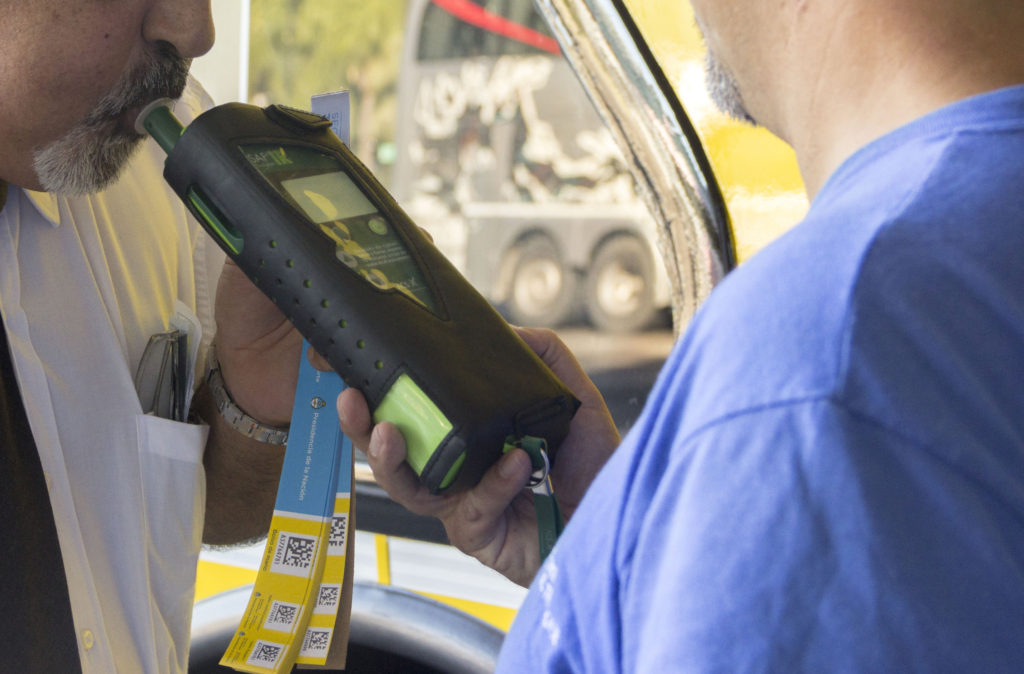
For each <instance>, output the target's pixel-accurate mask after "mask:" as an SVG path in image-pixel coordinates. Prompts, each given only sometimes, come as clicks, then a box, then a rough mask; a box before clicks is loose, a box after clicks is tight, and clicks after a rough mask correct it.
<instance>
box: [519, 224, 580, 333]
mask: <svg viewBox="0 0 1024 674" xmlns="http://www.w3.org/2000/svg"><path fill="white" fill-rule="evenodd" d="M511 255H514V256H515V257H514V263H513V268H512V276H511V279H510V281H509V290H508V299H507V301H506V304H505V313H506V314H507V316H508V319H509V320H510V321H511V322H512V323H515V324H517V325H526V326H537V327H550V328H553V327H557V326H559V325H561V324H562V323H564V322H565V320H566V319H567V318H568V317H569V315H570V313H571V312H572V309H573V298H574V296H575V292H576V282H575V277H574V274H573V272H572V270H571V269H568V268H566V266H565V263H564V262H563V260H562V256H561V254H560V253H559V251H558V247H557V246H555V243H554V241H552V240H551V239H549V238H548V237H546V236H533V237H530V238H528V239H526V240H524V241H523V242H522V243H521V244H519V245H518V246H516V248H515V249H514V250H513V251H512V252H511Z"/></svg>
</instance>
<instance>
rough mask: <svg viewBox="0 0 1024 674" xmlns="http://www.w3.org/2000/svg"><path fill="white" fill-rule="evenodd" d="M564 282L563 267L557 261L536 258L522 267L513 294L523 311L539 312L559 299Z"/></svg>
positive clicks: (529, 312) (527, 312)
mask: <svg viewBox="0 0 1024 674" xmlns="http://www.w3.org/2000/svg"><path fill="white" fill-rule="evenodd" d="M563 283H564V279H563V278H562V268H561V266H560V265H559V264H558V262H557V261H555V260H550V259H535V260H531V261H529V262H527V263H525V264H524V265H523V266H522V268H521V269H520V273H519V274H517V276H516V280H515V286H514V288H513V291H512V294H513V297H514V299H515V302H516V305H517V306H518V307H519V308H520V309H521V310H522V311H523V313H526V314H538V313H542V312H544V311H546V310H547V309H548V308H549V307H550V306H551V305H552V304H554V303H555V302H556V301H557V300H558V298H559V296H560V295H561V292H562V285H563Z"/></svg>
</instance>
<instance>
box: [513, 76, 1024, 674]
mask: <svg viewBox="0 0 1024 674" xmlns="http://www.w3.org/2000/svg"><path fill="white" fill-rule="evenodd" d="M1021 668H1024V86H1021V87H1014V88H1010V89H1004V90H1001V91H997V92H992V93H989V94H986V95H983V96H978V97H975V98H972V99H968V100H964V101H961V102H958V103H956V104H954V105H952V106H949V107H946V108H944V109H942V110H939V111H937V112H935V113H932V114H930V115H928V116H926V117H924V118H921V119H919V120H917V121H915V122H913V123H911V124H910V125H908V126H905V127H903V128H901V129H899V130H897V131H895V132H893V133H891V134H889V135H887V136H885V137H883V138H881V139H879V140H877V141H875V142H873V143H871V144H870V145H868V146H867V147H865V148H863V149H862V150H860V151H859V152H858V153H856V154H855V155H854V156H852V157H851V158H850V159H848V160H847V161H846V162H845V163H844V164H843V165H842V167H840V169H839V170H838V171H837V172H836V173H835V174H834V175H833V176H832V177H831V178H830V180H829V182H828V183H827V184H826V186H825V187H824V188H823V189H822V191H821V193H820V194H819V196H818V197H817V199H815V201H814V204H813V205H812V208H811V210H810V212H809V214H808V216H807V218H806V219H805V221H804V222H802V223H801V224H800V225H798V226H797V227H796V228H794V229H793V230H791V231H790V232H789V233H787V234H786V235H785V236H784V237H782V238H781V239H779V240H778V241H777V242H775V243H774V244H772V245H771V246H769V247H768V248H766V249H765V250H764V251H762V252H761V253H759V254H758V255H757V256H755V257H754V258H753V259H751V260H750V261H749V262H747V263H746V264H745V265H744V266H743V267H742V268H741V269H739V270H737V271H736V272H735V273H734V274H732V275H730V276H729V277H728V278H727V279H726V280H725V281H724V282H723V283H722V284H721V285H720V286H719V287H718V288H717V289H716V290H715V292H714V293H713V294H712V297H711V299H710V300H709V301H708V302H707V303H706V304H705V306H704V307H703V308H702V309H701V311H700V312H699V314H698V317H697V318H696V319H695V321H694V322H693V323H692V325H691V327H690V328H689V330H688V331H687V333H686V334H685V336H684V337H683V339H682V340H681V341H680V343H679V344H678V345H677V347H676V348H675V350H674V351H673V353H672V355H671V356H670V358H669V360H668V361H667V363H666V365H665V368H664V370H663V371H662V374H661V377H660V379H659V381H658V383H657V385H656V386H655V389H654V390H653V391H652V393H651V396H650V399H649V401H648V404H647V407H646V409H645V412H644V414H643V416H642V418H641V419H640V421H639V422H638V423H637V425H636V426H635V427H634V428H633V430H632V431H631V432H630V433H629V435H628V436H627V438H626V439H625V441H624V443H623V445H622V447H621V448H620V449H619V450H618V451H617V452H616V454H615V455H614V456H613V458H612V459H611V460H610V461H609V463H608V465H607V466H606V467H605V469H604V470H603V471H602V472H601V474H600V475H599V477H598V478H597V480H596V481H595V482H594V484H593V485H592V487H591V489H590V491H589V492H588V494H587V496H586V498H585V499H584V502H583V504H582V506H581V507H580V508H579V510H578V511H577V513H576V515H575V516H574V518H573V520H572V522H571V523H570V524H569V526H568V527H567V529H566V531H565V534H564V535H563V537H562V539H561V541H560V542H559V544H558V545H557V546H556V548H555V550H554V552H553V553H552V555H551V557H550V558H549V560H548V561H547V563H546V564H545V565H544V566H543V567H542V569H541V571H540V572H539V573H538V575H537V578H536V580H535V582H534V584H533V587H532V588H531V590H530V593H529V595H528V597H527V599H526V601H525V603H524V605H523V607H522V609H521V610H520V612H519V615H518V616H517V618H516V621H515V624H514V625H513V627H512V630H511V632H510V634H509V635H508V638H507V640H506V642H505V646H504V649H503V652H502V659H501V665H500V667H499V671H502V672H509V673H511V672H516V673H519V672H548V671H551V672H570V671H572V672H583V671H586V672H620V671H626V672H644V673H646V672H677V671H682V672H911V671H920V672H968V671H970V672H1003V671H1020V670H1021Z"/></svg>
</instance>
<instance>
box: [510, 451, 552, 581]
mask: <svg viewBox="0 0 1024 674" xmlns="http://www.w3.org/2000/svg"><path fill="white" fill-rule="evenodd" d="M516 448H519V449H522V450H524V451H525V452H526V453H527V455H529V457H530V462H531V463H532V464H533V474H532V475H531V476H530V481H529V483H528V484H527V486H528V487H529V488H530V491H532V492H533V507H534V510H535V511H536V512H537V536H538V539H539V540H538V543H539V545H540V559H541V561H542V562H543V561H544V559H546V558H547V556H548V553H550V552H551V549H552V548H553V547H555V541H557V540H558V536H559V535H560V534H561V533H562V513H561V512H560V511H559V509H558V500H557V499H556V498H555V490H554V487H553V486H552V484H551V462H550V461H549V460H548V443H547V442H546V441H545V440H544V439H543V438H535V437H533V436H529V435H525V436H523V437H521V438H509V439H508V440H506V442H505V450H504V451H505V452H510V451H512V450H513V449H516Z"/></svg>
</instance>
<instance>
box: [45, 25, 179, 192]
mask: <svg viewBox="0 0 1024 674" xmlns="http://www.w3.org/2000/svg"><path fill="white" fill-rule="evenodd" d="M190 64H191V59H183V58H181V57H180V56H178V54H177V52H176V51H175V50H174V49H173V47H170V46H169V45H165V46H162V48H161V49H160V50H159V52H158V53H156V54H153V55H151V56H150V57H149V58H148V59H147V60H146V62H145V63H142V64H140V65H138V66H135V67H133V68H132V69H131V70H129V71H127V72H125V74H124V75H123V76H122V77H121V79H120V80H119V81H118V82H117V84H116V85H114V88H113V90H111V92H110V93H108V94H107V95H106V96H104V97H103V98H102V99H101V100H100V101H99V103H97V104H96V106H95V107H94V108H93V109H92V111H91V112H89V114H88V115H86V117H85V119H84V120H82V121H81V122H79V123H78V125H76V126H75V127H73V128H72V129H71V130H70V131H68V132H67V133H66V134H65V135H64V136H63V137H61V138H58V139H57V140H55V141H53V142H52V143H50V144H49V145H47V146H46V147H44V148H42V149H41V150H38V151H37V152H36V153H35V156H34V166H35V171H36V176H37V177H38V179H39V183H40V185H42V187H43V189H44V190H46V191H47V192H53V193H56V194H66V195H82V194H90V193H93V192H98V191H100V190H102V189H104V188H106V187H108V186H110V185H111V184H112V183H114V181H116V180H117V178H118V176H119V175H120V174H121V170H122V169H123V168H124V166H125V165H126V164H127V163H128V160H129V159H130V158H131V156H132V155H133V154H134V153H135V151H136V150H137V149H138V148H139V146H140V144H141V141H142V140H143V138H145V136H142V135H140V134H139V133H138V132H136V131H135V130H134V129H126V128H124V126H123V124H122V121H121V117H122V115H123V114H124V112H125V111H127V110H130V109H132V108H135V107H141V106H143V105H145V104H147V103H149V102H150V101H153V100H155V99H157V98H174V99H177V98H179V97H180V96H181V93H182V92H183V91H184V90H185V83H186V80H187V78H188V69H189V65H190ZM133 121H134V120H133Z"/></svg>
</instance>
